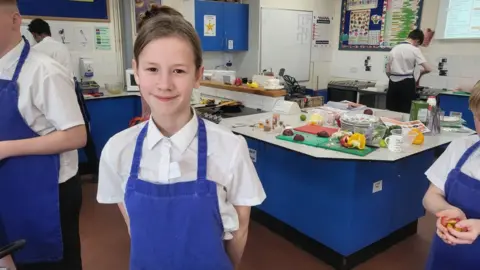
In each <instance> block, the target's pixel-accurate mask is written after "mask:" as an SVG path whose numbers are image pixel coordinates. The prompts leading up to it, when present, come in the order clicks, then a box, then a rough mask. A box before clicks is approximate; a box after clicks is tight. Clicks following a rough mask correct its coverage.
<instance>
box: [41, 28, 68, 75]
mask: <svg viewBox="0 0 480 270" xmlns="http://www.w3.org/2000/svg"><path fill="white" fill-rule="evenodd" d="M33 48H34V49H35V50H36V51H38V52H41V53H44V54H46V55H48V56H50V57H51V58H53V59H54V60H55V61H57V62H58V63H60V64H61V65H62V66H63V67H65V68H66V69H67V70H68V71H69V72H70V73H71V74H72V75H71V76H72V77H73V69H72V68H73V67H72V60H71V56H70V52H69V51H68V48H67V46H66V45H65V44H63V43H61V42H58V41H56V40H55V39H53V38H52V37H45V38H44V39H43V40H42V41H40V43H37V44H35V46H33Z"/></svg>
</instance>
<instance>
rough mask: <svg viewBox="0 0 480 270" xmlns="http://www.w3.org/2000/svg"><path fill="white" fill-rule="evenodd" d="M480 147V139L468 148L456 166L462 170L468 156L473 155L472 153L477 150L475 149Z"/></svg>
mask: <svg viewBox="0 0 480 270" xmlns="http://www.w3.org/2000/svg"><path fill="white" fill-rule="evenodd" d="M474 136H477V135H474ZM479 147H480V141H478V142H476V143H475V144H474V145H472V146H470V148H468V149H467V151H465V153H463V155H462V157H461V158H460V160H459V161H458V163H457V166H455V168H457V169H459V170H460V169H461V168H462V167H463V164H465V162H466V161H467V160H468V158H469V157H470V156H471V155H472V153H473V152H475V150H477V149H478V148H479Z"/></svg>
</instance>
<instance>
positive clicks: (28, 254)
mask: <svg viewBox="0 0 480 270" xmlns="http://www.w3.org/2000/svg"><path fill="white" fill-rule="evenodd" d="M24 40H25V39H24ZM29 52H30V45H29V43H28V41H27V40H25V46H24V48H23V50H22V53H21V55H20V59H19V60H18V64H17V66H16V69H15V73H14V75H13V77H12V80H10V81H9V80H0V115H1V116H2V120H1V121H0V141H8V140H22V139H30V138H35V137H38V136H39V135H38V134H37V133H35V132H34V131H33V130H32V129H31V128H30V127H29V126H28V125H27V124H26V123H25V121H24V119H23V117H22V115H21V114H20V112H19V110H18V90H19V89H18V83H17V79H18V77H19V75H20V72H21V70H22V67H23V64H24V63H25V60H26V59H27V56H28V53H29ZM59 169H60V158H59V155H42V156H21V157H12V158H7V159H5V160H2V161H0V191H1V194H0V221H2V222H3V224H2V226H0V228H3V232H2V233H0V235H4V237H3V239H0V242H1V243H0V246H2V245H4V244H6V243H10V242H14V241H16V240H19V239H25V240H26V241H27V244H26V245H25V248H24V249H22V250H20V251H18V253H16V254H15V258H14V259H15V262H16V263H17V264H25V263H36V262H53V261H59V260H61V259H62V257H63V244H62V231H61V226H60V209H59V194H58V188H59V187H58V177H59Z"/></svg>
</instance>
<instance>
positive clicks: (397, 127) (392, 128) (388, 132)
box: [383, 126, 402, 138]
mask: <svg viewBox="0 0 480 270" xmlns="http://www.w3.org/2000/svg"><path fill="white" fill-rule="evenodd" d="M394 129H402V127H401V126H391V127H389V128H388V129H387V131H386V132H385V136H383V138H387V137H388V136H390V135H392V130H394Z"/></svg>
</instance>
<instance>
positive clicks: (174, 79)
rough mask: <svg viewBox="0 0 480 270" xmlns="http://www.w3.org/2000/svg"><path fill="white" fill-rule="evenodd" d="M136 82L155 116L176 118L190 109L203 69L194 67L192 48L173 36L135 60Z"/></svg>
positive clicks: (151, 47)
mask: <svg viewBox="0 0 480 270" xmlns="http://www.w3.org/2000/svg"><path fill="white" fill-rule="evenodd" d="M133 69H134V72H135V80H136V81H137V83H138V85H139V87H140V92H141V93H142V96H143V98H144V99H145V101H146V102H147V103H148V105H149V106H150V108H151V110H152V114H153V115H156V116H160V117H161V116H170V117H172V116H175V115H178V113H182V112H183V113H184V112H185V111H189V110H190V97H191V95H192V90H193V88H198V87H199V86H200V78H201V76H202V74H203V67H201V68H199V69H197V68H196V67H195V57H194V54H193V49H192V46H191V45H190V43H189V42H188V41H186V40H185V39H183V38H180V37H176V36H171V37H163V38H159V39H157V40H154V41H152V42H150V43H149V44H147V46H145V48H144V49H143V51H142V52H141V53H140V55H139V57H138V63H136V61H135V60H133Z"/></svg>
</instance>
